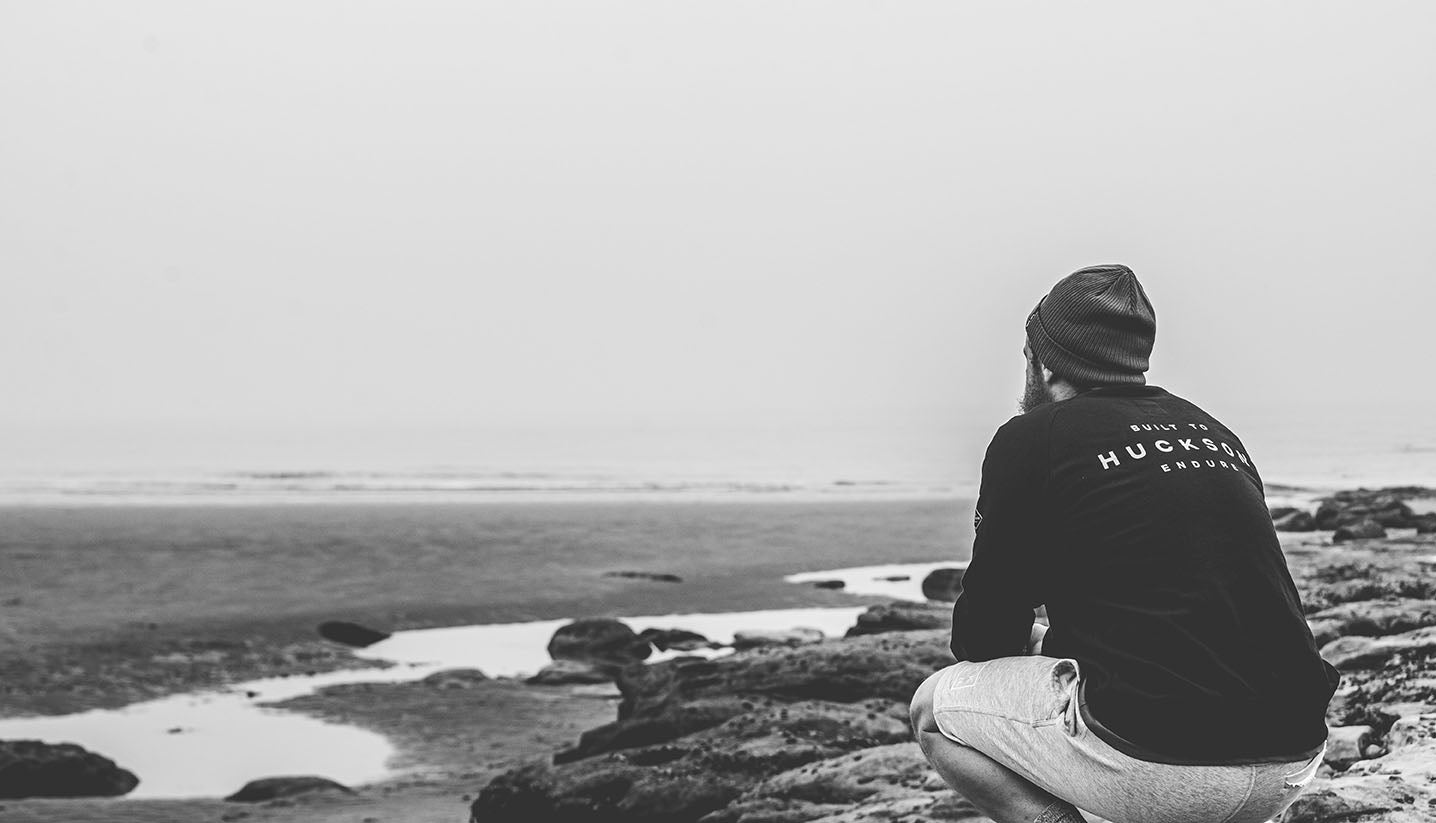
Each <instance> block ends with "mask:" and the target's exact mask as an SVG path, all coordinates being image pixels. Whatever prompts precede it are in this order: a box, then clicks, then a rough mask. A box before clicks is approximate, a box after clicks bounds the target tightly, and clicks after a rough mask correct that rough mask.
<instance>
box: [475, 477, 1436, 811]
mask: <svg viewBox="0 0 1436 823" xmlns="http://www.w3.org/2000/svg"><path fill="white" fill-rule="evenodd" d="M1433 500H1436V491H1432V490H1430V489H1425V488H1419V487H1403V488H1396V489H1383V490H1375V491H1371V490H1355V491H1347V492H1341V493H1338V494H1335V495H1332V496H1330V497H1327V498H1322V499H1320V500H1319V501H1318V502H1319V504H1320V505H1319V507H1318V508H1317V509H1316V510H1315V511H1305V510H1300V509H1287V510H1281V509H1278V510H1274V511H1273V517H1274V521H1275V522H1276V523H1277V524H1278V526H1279V527H1280V528H1281V530H1282V531H1283V532H1285V534H1284V536H1283V547H1284V550H1285V551H1286V554H1287V557H1288V563H1289V566H1290V568H1291V571H1292V576H1293V579H1294V580H1295V581H1296V583H1297V586H1298V588H1299V590H1300V591H1301V594H1302V600H1303V604H1304V607H1305V609H1306V612H1307V616H1308V620H1309V623H1310V625H1311V627H1312V630H1313V635H1314V636H1315V637H1316V638H1317V641H1318V643H1319V644H1320V645H1321V648H1322V655H1323V657H1325V658H1326V659H1327V660H1329V661H1330V662H1332V664H1333V665H1335V666H1337V667H1338V668H1339V669H1340V670H1341V671H1342V677H1343V680H1342V684H1341V688H1340V689H1339V690H1338V692H1337V694H1336V696H1335V697H1334V699H1333V700H1332V703H1331V706H1330V709H1329V711H1328V714H1327V723H1328V726H1329V727H1330V729H1331V737H1330V744H1329V748H1328V753H1327V757H1326V762H1325V763H1324V764H1323V766H1322V767H1321V770H1320V772H1319V773H1318V776H1317V778H1316V780H1315V781H1314V782H1313V784H1312V785H1311V786H1310V787H1309V788H1308V790H1307V791H1306V792H1305V793H1304V794H1303V795H1302V797H1301V798H1299V799H1298V800H1297V802H1296V803H1295V804H1294V805H1293V806H1292V807H1291V808H1290V809H1289V810H1288V811H1287V813H1286V815H1285V816H1284V817H1283V823H1326V822H1327V821H1351V823H1374V821H1384V822H1385V823H1417V821H1430V820H1433V819H1436V575H1433V570H1436V515H1433V514H1432V511H1433V510H1436V507H1433V506H1432V505H1431V504H1432V502H1433ZM1418 509H1420V510H1419V511H1418ZM1298 515H1304V517H1302V516H1298ZM1308 526H1310V528H1308ZM954 577H959V575H957V574H953V573H951V572H949V573H948V574H947V575H946V576H945V577H943V579H942V580H940V581H934V584H933V585H932V586H929V587H926V588H928V589H931V590H934V591H944V592H954V593H955V588H956V587H955V586H954V585H953V583H954V580H953V578H954ZM949 621H950V615H949V607H948V606H947V605H946V604H941V603H930V604H914V603H892V604H889V605H881V606H875V607H873V608H872V609H870V610H869V612H868V613H867V614H865V615H863V616H862V618H861V619H860V620H859V621H858V624H857V625H856V626H854V627H853V629H852V630H851V631H850V632H849V636H848V637H846V638H843V639H829V640H823V641H821V642H816V643H803V644H799V645H787V644H768V645H761V646H758V647H756V648H751V649H748V650H743V651H738V652H736V653H734V654H732V655H730V656H727V657H721V658H717V659H712V660H708V659H700V658H679V659H676V660H670V661H665V662H661V663H654V664H648V665H643V664H641V663H630V664H629V665H622V666H613V667H612V668H611V671H612V673H613V676H614V677H615V679H616V683H617V685H618V688H619V691H620V693H621V694H622V700H621V702H620V704H619V706H618V712H617V717H616V718H615V719H614V720H613V721H612V722H611V723H608V724H605V725H602V726H599V727H596V728H593V729H590V730H589V731H587V732H584V733H583V734H582V735H581V736H580V738H579V739H578V740H577V741H576V742H575V744H574V745H573V746H571V747H569V748H566V749H563V750H560V751H558V752H555V753H554V754H553V756H551V757H546V758H542V759H538V760H534V761H531V762H527V763H523V764H520V765H517V766H515V767H514V768H511V769H510V770H508V771H506V772H504V773H503V774H500V775H499V776H497V777H496V778H494V779H493V780H491V781H489V782H488V783H487V784H486V785H485V786H483V787H482V788H481V789H480V790H479V792H478V795H477V798H476V799H475V800H474V802H473V804H472V806H471V808H470V812H471V815H472V818H471V819H472V821H473V823H520V822H521V821H525V822H526V821H531V820H563V821H566V822H567V823H586V822H587V821H593V823H608V821H633V822H634V823H637V822H638V821H644V822H646V823H689V822H690V821H691V823H861V822H864V821H871V822H872V823H877V821H892V823H896V821H903V822H904V823H927V822H928V821H956V820H973V821H980V820H984V819H985V818H984V817H983V816H982V815H981V814H980V813H979V812H978V811H977V810H976V809H974V808H973V807H972V806H971V804H969V803H968V802H967V801H966V800H964V799H963V798H962V797H960V796H959V795H957V794H955V793H954V792H952V791H951V790H949V789H947V787H946V786H945V785H944V784H943V783H942V781H941V780H940V779H938V777H937V775H936V774H935V773H934V772H933V771H932V770H931V768H930V767H929V766H928V765H927V763H926V762H925V761H924V759H923V758H922V755H921V753H920V751H919V750H918V748H917V745H916V744H915V743H913V742H912V740H911V733H910V731H909V729H908V725H907V701H908V699H909V698H910V696H911V695H912V693H913V691H914V690H915V689H916V687H917V685H918V684H919V683H920V682H921V681H922V680H923V679H924V678H925V677H926V676H927V675H928V674H929V673H931V672H932V671H934V670H936V669H938V668H941V667H942V666H945V665H947V664H949V663H950V662H951V661H952V657H951V654H950V652H949V651H948V648H947V643H948V627H949V625H950V624H949ZM561 645H562V644H561ZM566 656H568V657H570V658H572V657H574V656H575V655H574V654H573V653H572V651H570V652H568V653H566ZM578 656H580V657H581V655H578Z"/></svg>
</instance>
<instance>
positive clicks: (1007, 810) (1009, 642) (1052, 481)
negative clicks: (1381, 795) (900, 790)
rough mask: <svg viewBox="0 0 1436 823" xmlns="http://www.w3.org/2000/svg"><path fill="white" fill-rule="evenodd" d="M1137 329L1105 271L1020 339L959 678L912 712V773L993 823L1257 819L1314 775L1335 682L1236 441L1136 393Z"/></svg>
mask: <svg viewBox="0 0 1436 823" xmlns="http://www.w3.org/2000/svg"><path fill="white" fill-rule="evenodd" d="M1155 328H1156V325H1155V317H1154V314H1153V312H1152V307H1151V303H1150V302H1149V301H1148V299H1147V296H1146V294H1145V292H1144V290H1143V289H1142V287H1141V285H1140V284H1139V283H1138V282H1137V279H1136V276H1135V275H1134V274H1133V273H1132V272H1131V270H1130V269H1127V268H1126V267H1125V266H1100V267H1095V268H1091V269H1083V270H1081V271H1079V272H1076V273H1075V274H1073V275H1070V276H1069V277H1067V278H1065V279H1063V280H1062V281H1060V282H1059V283H1058V284H1057V285H1056V287H1054V288H1053V289H1052V291H1051V293H1049V294H1048V295H1047V296H1046V297H1044V298H1043V299H1042V301H1041V302H1040V303H1038V305H1037V308H1036V309H1034V310H1033V312H1032V313H1031V315H1029V317H1028V320H1027V345H1026V346H1025V347H1024V349H1023V352H1024V355H1025V357H1026V360H1027V386H1026V391H1025V393H1024V396H1023V400H1022V405H1021V412H1022V413H1021V414H1019V415H1018V416H1017V417H1014V418H1013V419H1012V420H1010V421H1008V422H1007V423H1006V424H1005V425H1003V426H1002V427H1001V428H1000V429H999V430H998V431H997V433H996V435H995V436H994V437H993V439H992V442H991V445H990V446H989V447H988V450H987V455H986V458H985V460H984V462H983V466H982V486H981V490H980V493H979V498H978V502H977V516H976V518H975V522H976V538H975V541H974V544H973V549H972V558H971V561H970V563H969V565H968V568H967V571H966V573H965V575H964V578H963V591H962V594H961V596H960V597H959V598H958V601H957V603H956V605H955V606H954V607H953V627H952V652H953V655H954V657H955V658H956V659H957V661H958V662H957V663H955V664H954V665H952V666H949V667H947V668H945V669H943V670H941V671H939V672H936V673H935V674H933V675H932V676H931V677H929V678H928V679H927V680H926V681H925V682H924V683H923V684H922V686H921V687H920V688H918V690H917V693H916V694H915V695H914V697H913V701H912V721H913V730H914V733H915V734H916V736H917V739H918V742H919V743H920V744H921V746H922V749H923V752H925V753H926V755H927V757H928V760H930V761H931V763H932V765H933V767H934V768H935V769H936V770H937V772H938V773H939V774H940V775H941V776H942V777H943V779H944V780H946V781H947V783H948V784H949V785H950V786H952V788H953V789H955V790H956V791H958V792H959V793H961V794H962V795H963V796H965V797H966V798H967V799H968V800H969V801H971V802H972V803H973V805H975V806H977V807H978V808H979V809H980V810H981V811H983V812H984V813H986V814H987V815H988V816H990V817H991V818H992V819H993V820H995V821H998V823H1031V822H1032V821H1035V822H1036V823H1081V821H1083V820H1084V817H1083V816H1082V814H1081V812H1082V811H1085V812H1088V813H1090V814H1092V815H1095V816H1099V817H1100V818H1102V819H1105V820H1109V821H1113V822H1114V823H1260V822H1261V821H1265V820H1269V819H1271V818H1272V817H1275V816H1276V815H1278V814H1280V813H1281V812H1282V811H1283V810H1284V809H1286V807H1287V806H1289V805H1290V804H1291V803H1292V801H1294V800H1295V799H1296V797H1297V795H1298V794H1299V793H1300V792H1301V791H1302V789H1303V788H1304V787H1305V786H1306V785H1307V784H1308V782H1309V781H1310V780H1311V779H1312V777H1313V776H1314V775H1315V774H1316V770H1317V769H1318V768H1319V767H1320V765H1321V761H1322V755H1323V754H1324V752H1325V748H1326V724H1325V712H1326V708H1327V704H1328V702H1329V701H1330V699H1331V695H1332V693H1333V692H1334V691H1335V689H1336V686H1337V684H1338V682H1339V679H1340V678H1339V675H1338V674H1337V671H1336V669H1335V668H1333V667H1332V666H1331V665H1330V664H1328V663H1327V662H1326V661H1324V660H1322V659H1321V657H1320V655H1319V654H1318V653H1317V650H1316V645H1315V642H1314V640H1313V638H1312V634H1311V631H1310V629H1309V628H1308V626H1307V624H1306V621H1305V619H1304V618H1303V613H1302V609H1301V603H1300V601H1299V597H1298V594H1297V591H1296V587H1295V585H1294V584H1293V582H1292V579H1291V575H1290V573H1289V571H1288V569H1287V566H1286V560H1285V557H1284V556H1283V554H1282V552H1281V547H1280V545H1279V543H1278V541H1277V536H1276V533H1275V531H1274V530H1273V528H1272V523H1271V518H1270V516H1269V513H1268V510H1267V506H1266V501H1265V497H1264V489H1263V485H1262V480H1261V477H1260V476H1259V475H1258V473H1257V470H1256V467H1255V464H1254V462H1253V460H1252V458H1251V455H1250V453H1249V452H1248V451H1247V449H1246V447H1245V445H1243V444H1242V443H1241V441H1240V440H1239V439H1238V438H1237V436H1236V435H1235V434H1234V433H1233V432H1232V431H1231V430H1230V429H1228V428H1227V427H1225V426H1224V425H1222V424H1221V423H1220V422H1219V421H1217V420H1216V419H1215V418H1213V417H1211V416H1210V415H1208V414H1207V413H1206V412H1204V411H1203V410H1202V409H1200V408H1198V407H1197V406H1196V405H1194V404H1193V403H1191V402H1189V401H1187V400H1184V399H1182V398H1180V397H1177V396H1175V395H1173V394H1170V393H1169V392H1167V391H1165V390H1164V389H1161V388H1158V387H1156V386H1151V385H1147V383H1146V378H1145V376H1144V373H1145V371H1146V369H1147V363H1148V356H1149V354H1150V352H1151V349H1152V343H1153V339H1154V336H1155ZM1179 463H1180V464H1181V465H1180V467H1178V466H1177V464H1179ZM1039 605H1045V606H1046V611H1047V616H1048V618H1049V621H1050V628H1047V627H1044V626H1042V624H1040V623H1035V622H1034V611H1033V610H1034V608H1035V607H1037V606H1039ZM1079 810H1080V811H1079Z"/></svg>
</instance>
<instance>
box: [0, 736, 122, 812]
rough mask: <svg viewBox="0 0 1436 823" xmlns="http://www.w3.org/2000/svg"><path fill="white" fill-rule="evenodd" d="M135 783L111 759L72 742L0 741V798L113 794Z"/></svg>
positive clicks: (108, 795) (104, 795) (114, 795)
mask: <svg viewBox="0 0 1436 823" xmlns="http://www.w3.org/2000/svg"><path fill="white" fill-rule="evenodd" d="M139 784H140V781H139V778H137V777H136V776H135V775H134V774H132V773H130V772H128V771H126V770H124V769H122V768H120V767H119V766H117V765H116V764H115V761H113V760H110V759H109V758H107V757H102V756H101V755H98V754H95V753H94V752H91V751H89V750H87V749H85V748H83V747H81V746H76V745H75V744H73V743H58V744H56V743H43V742H41V741H39V740H0V798H4V799H18V798H22V797H117V796H119V795H123V794H128V793H129V792H131V791H133V790H134V788H135V787H136V786H138V785H139Z"/></svg>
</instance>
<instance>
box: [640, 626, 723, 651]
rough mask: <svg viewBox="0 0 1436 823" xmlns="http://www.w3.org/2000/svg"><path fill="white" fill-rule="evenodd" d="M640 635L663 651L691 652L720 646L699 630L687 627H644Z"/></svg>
mask: <svg viewBox="0 0 1436 823" xmlns="http://www.w3.org/2000/svg"><path fill="white" fill-rule="evenodd" d="M638 636H639V637H641V638H643V639H644V640H647V641H648V642H649V643H652V644H653V646H654V648H656V649H658V650H659V651H661V652H666V651H668V650H670V649H672V650H674V651H680V652H691V651H697V650H698V649H716V648H718V646H719V644H717V643H714V642H713V641H711V640H709V639H708V638H706V637H704V636H703V635H701V634H699V633H698V632H690V631H688V630H687V629H644V630H643V631H641V632H639V633H638Z"/></svg>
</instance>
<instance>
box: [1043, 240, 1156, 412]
mask: <svg viewBox="0 0 1436 823" xmlns="http://www.w3.org/2000/svg"><path fill="white" fill-rule="evenodd" d="M1156 337H1157V315H1156V312H1155V311H1153V310H1152V301H1150V300H1148V299H1147V293H1146V292H1145V291H1143V290H1142V284H1141V283H1138V282H1137V275H1135V274H1133V273H1132V270H1131V269H1129V268H1127V267H1126V266H1122V265H1110V266H1091V267H1089V268H1085V269H1080V270H1078V271H1075V272H1073V273H1072V274H1069V275H1067V276H1066V277H1064V278H1062V279H1061V280H1060V281H1058V283H1057V285H1055V286H1053V287H1052V291H1051V292H1049V293H1048V294H1047V296H1046V297H1044V298H1042V300H1041V301H1039V302H1038V303H1037V308H1035V309H1033V310H1032V313H1031V314H1029V315H1028V316H1027V342H1028V345H1029V346H1031V348H1032V353H1033V354H1035V355H1036V356H1037V360H1038V361H1039V362H1041V363H1042V365H1044V366H1046V367H1047V368H1049V369H1051V370H1052V371H1053V373H1054V374H1057V375H1059V376H1061V377H1065V378H1067V379H1068V380H1070V381H1072V382H1074V383H1080V384H1084V385H1104V384H1110V383H1143V382H1145V378H1144V377H1143V376H1142V374H1143V373H1144V372H1145V371H1147V365H1148V358H1149V357H1151V354H1152V343H1153V342H1154V341H1155V340H1156Z"/></svg>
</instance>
